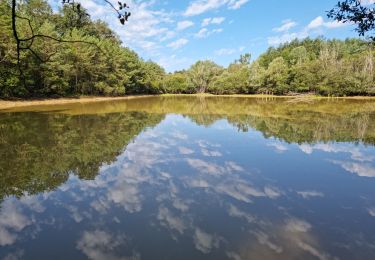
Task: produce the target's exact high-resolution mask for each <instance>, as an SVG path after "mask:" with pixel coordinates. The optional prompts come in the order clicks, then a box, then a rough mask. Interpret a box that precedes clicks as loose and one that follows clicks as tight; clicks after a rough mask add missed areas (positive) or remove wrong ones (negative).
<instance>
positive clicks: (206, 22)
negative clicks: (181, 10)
mask: <svg viewBox="0 0 375 260" xmlns="http://www.w3.org/2000/svg"><path fill="white" fill-rule="evenodd" d="M224 21H225V17H210V18H205V19H203V21H202V27H205V26H208V25H210V24H221V23H223V22H224Z"/></svg>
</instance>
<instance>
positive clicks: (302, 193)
mask: <svg viewBox="0 0 375 260" xmlns="http://www.w3.org/2000/svg"><path fill="white" fill-rule="evenodd" d="M297 194H298V195H300V196H302V197H303V198H304V199H309V198H313V197H324V194H323V193H322V192H319V191H315V190H308V191H297Z"/></svg>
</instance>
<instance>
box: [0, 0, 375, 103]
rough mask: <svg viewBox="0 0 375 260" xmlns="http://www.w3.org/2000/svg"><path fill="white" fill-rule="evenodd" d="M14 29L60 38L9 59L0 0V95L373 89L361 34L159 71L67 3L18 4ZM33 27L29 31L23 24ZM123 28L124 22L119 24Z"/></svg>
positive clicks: (6, 19) (368, 51)
mask: <svg viewBox="0 0 375 260" xmlns="http://www.w3.org/2000/svg"><path fill="white" fill-rule="evenodd" d="M17 11H18V13H19V14H20V15H21V16H22V17H26V18H28V19H30V22H31V25H30V24H28V20H27V19H19V20H18V21H17V26H18V27H17V28H18V31H19V34H20V35H21V36H22V37H26V38H27V37H30V35H31V34H32V33H34V34H43V35H49V36H51V37H55V38H59V39H62V41H55V40H53V39H49V38H38V39H35V40H34V42H33V49H32V50H31V51H23V52H21V55H20V57H19V60H18V59H17V52H16V44H15V40H14V37H13V34H12V26H11V6H10V5H9V2H8V1H6V0H0V27H1V28H2V29H1V31H0V39H1V40H0V97H1V98H14V97H17V98H28V97H61V96H79V95H108V96H119V95H131V94H162V93H183V94H184V93H212V94H255V93H266V94H276V95H293V94H299V93H313V94H318V95H324V96H328V95H329V96H330V95H334V96H347V95H375V84H374V82H375V66H374V61H375V49H374V44H373V43H371V42H369V41H365V40H361V39H347V40H345V41H341V40H326V39H324V38H317V39H309V38H307V39H304V40H294V41H292V42H290V43H286V44H283V45H281V46H279V47H277V48H273V47H272V48H269V49H268V50H267V52H265V53H264V54H262V55H261V56H260V57H258V58H257V59H256V60H254V61H252V60H251V55H250V54H244V55H241V57H240V58H239V59H238V60H235V61H234V62H233V63H232V64H230V65H229V66H228V67H227V68H224V67H221V66H219V65H217V64H215V63H214V62H213V61H207V60H206V61H198V62H196V63H195V64H194V65H192V66H191V67H190V68H189V69H187V70H184V71H177V72H174V73H166V72H165V70H164V69H163V68H162V67H160V66H159V65H158V64H156V63H155V62H152V61H145V60H143V59H142V58H140V57H139V56H138V55H137V54H136V53H135V52H134V51H132V50H130V49H129V48H126V47H123V45H122V43H121V41H120V39H119V37H118V36H117V35H116V33H115V32H113V31H112V30H111V29H110V28H109V27H108V25H107V24H106V23H104V22H103V21H100V20H98V21H92V20H91V19H90V17H89V16H85V17H83V18H82V17H77V13H76V12H75V11H74V10H73V9H72V7H71V5H69V6H66V5H64V6H62V7H61V9H60V11H59V12H58V13H54V12H53V11H52V9H51V7H50V6H49V5H48V3H47V2H46V1H44V0H29V1H26V2H22V3H21V4H19V5H18V10H17ZM31 28H34V31H33V32H30V29H31ZM124 30H126V28H124Z"/></svg>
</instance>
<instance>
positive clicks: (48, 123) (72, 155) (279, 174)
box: [0, 96, 375, 260]
mask: <svg viewBox="0 0 375 260" xmlns="http://www.w3.org/2000/svg"><path fill="white" fill-rule="evenodd" d="M374 145H375V102H374V101H366V100H361V101H356V100H315V101H314V100H309V99H306V100H304V99H256V98H234V97H205V98H204V97H180V96H171V97H149V98H137V99H131V100H125V101H116V102H114V101H111V102H100V103H92V104H85V105H82V104H75V105H61V106H53V107H46V106H40V107H29V108H26V109H24V110H22V109H18V111H16V110H13V111H2V112H1V113H0V158H1V160H0V176H1V179H0V259H3V258H4V259H38V260H40V259H106V260H108V259H234V260H240V259H242V260H247V259H262V260H263V259H265V260H268V259H364V260H365V259H375V148H374Z"/></svg>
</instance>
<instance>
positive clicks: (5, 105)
mask: <svg viewBox="0 0 375 260" xmlns="http://www.w3.org/2000/svg"><path fill="white" fill-rule="evenodd" d="M142 97H149V96H125V97H79V98H56V99H38V100H16V101H9V100H1V99H0V110H3V109H10V108H15V107H28V106H43V105H46V106H50V105H61V104H74V103H82V104H83V103H91V102H101V101H111V100H126V99H133V98H142Z"/></svg>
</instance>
